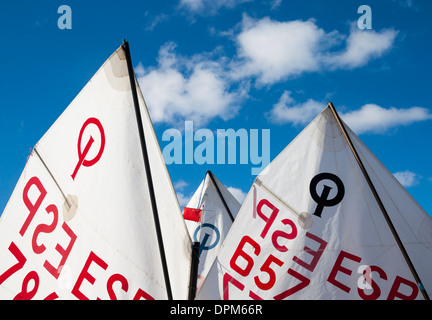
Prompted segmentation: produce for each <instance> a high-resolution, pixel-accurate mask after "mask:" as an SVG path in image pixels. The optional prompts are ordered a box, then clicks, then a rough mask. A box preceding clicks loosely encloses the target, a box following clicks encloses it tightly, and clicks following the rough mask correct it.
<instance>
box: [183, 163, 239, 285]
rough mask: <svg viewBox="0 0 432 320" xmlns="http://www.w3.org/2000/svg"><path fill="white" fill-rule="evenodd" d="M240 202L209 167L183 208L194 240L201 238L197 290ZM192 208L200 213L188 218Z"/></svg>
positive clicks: (199, 240) (235, 214)
mask: <svg viewBox="0 0 432 320" xmlns="http://www.w3.org/2000/svg"><path fill="white" fill-rule="evenodd" d="M225 205H226V207H225ZM240 206H241V205H240V203H239V202H238V201H237V199H236V198H235V197H234V196H233V195H232V194H231V192H229V190H228V189H227V188H226V187H225V186H224V185H223V184H222V183H221V182H220V181H219V180H218V179H217V178H216V177H215V176H214V175H213V173H212V172H210V171H207V174H206V176H205V178H204V180H203V181H202V182H201V184H200V186H199V187H198V188H197V190H196V191H195V193H194V195H193V196H192V198H191V199H190V200H189V203H188V204H187V205H186V207H185V209H184V217H185V222H186V226H187V228H188V230H189V235H190V236H191V238H192V241H194V242H196V241H198V242H200V253H199V265H198V275H197V278H198V280H197V288H198V291H199V288H200V285H201V283H202V281H203V280H204V279H205V277H206V275H207V273H208V271H209V269H210V267H211V265H212V263H213V261H214V260H215V258H216V255H217V252H218V250H219V248H220V247H221V245H222V243H223V241H224V239H225V237H226V235H227V234H228V231H229V229H230V228H231V225H232V223H233V219H235V217H236V216H237V213H238V211H239V210H240ZM192 208H195V209H200V216H199V217H197V218H195V217H191V218H189V217H188V216H187V215H186V214H187V210H188V209H192Z"/></svg>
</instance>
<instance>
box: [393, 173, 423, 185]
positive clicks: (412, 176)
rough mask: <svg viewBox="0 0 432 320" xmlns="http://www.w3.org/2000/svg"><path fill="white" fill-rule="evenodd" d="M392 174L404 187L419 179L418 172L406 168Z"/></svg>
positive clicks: (417, 182)
mask: <svg viewBox="0 0 432 320" xmlns="http://www.w3.org/2000/svg"><path fill="white" fill-rule="evenodd" d="M393 175H394V176H395V178H396V179H397V180H398V181H399V182H400V183H401V185H403V186H404V187H405V188H409V187H412V186H415V185H417V184H419V179H420V178H421V176H419V175H418V174H416V173H414V172H411V171H408V170H406V171H399V172H395V173H393Z"/></svg>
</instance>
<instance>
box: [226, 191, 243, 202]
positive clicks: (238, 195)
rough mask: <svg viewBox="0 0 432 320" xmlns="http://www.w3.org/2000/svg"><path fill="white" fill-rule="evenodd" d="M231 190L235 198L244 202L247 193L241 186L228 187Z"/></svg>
mask: <svg viewBox="0 0 432 320" xmlns="http://www.w3.org/2000/svg"><path fill="white" fill-rule="evenodd" d="M227 189H228V191H229V192H231V194H232V195H233V196H234V198H236V199H237V201H238V202H239V203H240V204H242V203H243V201H244V199H245V198H246V195H247V194H246V193H245V192H243V191H242V190H241V189H239V188H234V187H228V188H227Z"/></svg>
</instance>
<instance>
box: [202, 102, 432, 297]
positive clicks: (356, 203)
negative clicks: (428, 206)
mask: <svg viewBox="0 0 432 320" xmlns="http://www.w3.org/2000/svg"><path fill="white" fill-rule="evenodd" d="M345 127H346V125H345ZM346 128H347V127H346ZM347 131H348V133H349V137H350V138H351V140H352V141H353V144H354V145H355V148H356V149H357V151H358V154H359V155H360V157H361V159H362V161H363V163H364V166H365V167H366V170H367V171H368V173H369V176H370V177H371V180H372V182H373V184H374V185H375V188H376V190H377V192H378V194H379V197H380V198H381V199H382V202H383V204H384V205H385V206H386V209H387V212H388V215H389V217H390V219H391V220H392V222H393V225H394V227H395V229H396V232H397V234H398V235H399V237H400V238H401V240H402V242H403V244H404V247H405V248H406V250H407V252H408V254H409V256H410V259H411V261H412V263H413V265H414V267H415V268H416V271H417V273H418V275H419V277H420V279H421V281H422V285H423V286H424V287H425V289H426V291H427V293H428V294H429V295H430V294H431V293H432V273H431V272H430V266H431V265H432V251H431V250H432V219H431V217H430V216H428V215H427V214H426V212H424V210H423V209H422V208H421V207H420V206H419V205H418V204H417V203H416V202H415V200H414V199H413V198H412V197H411V196H410V195H409V194H408V192H407V191H406V190H405V189H404V188H403V187H402V186H401V185H400V183H399V182H398V181H397V180H396V179H395V178H394V177H393V175H392V174H391V173H390V172H389V171H388V170H387V169H386V168H385V167H384V166H383V165H382V164H381V163H380V162H379V161H378V160H377V159H376V157H375V156H374V155H373V154H372V153H371V151H370V150H368V149H367V148H366V147H365V146H364V144H363V143H361V141H360V139H359V138H358V137H357V136H356V135H355V134H354V133H353V132H352V131H351V130H349V128H347ZM264 172H265V174H261V175H259V176H258V177H257V178H256V180H255V182H254V184H253V186H252V188H251V190H250V191H249V193H248V195H247V197H246V199H245V201H244V203H243V205H242V207H241V209H240V211H239V213H238V216H237V218H236V221H235V223H234V224H233V226H232V227H231V230H230V233H229V234H228V236H227V238H226V239H225V241H224V244H223V246H222V248H221V249H220V251H219V255H218V258H217V260H216V261H215V263H214V264H213V266H212V269H211V271H210V272H209V274H208V276H207V278H206V280H205V282H204V284H203V285H202V287H201V290H200V292H199V293H198V296H197V299H423V298H424V297H423V295H422V294H421V290H420V289H419V286H418V284H417V283H416V280H415V278H414V276H413V273H412V272H411V270H410V268H409V266H408V264H407V262H406V260H405V258H404V256H403V254H402V252H401V250H400V247H399V246H398V244H397V243H396V241H395V237H394V235H393V234H392V232H391V230H390V228H389V225H388V223H387V222H386V220H385V218H384V216H383V214H382V212H381V210H380V208H379V206H378V204H377V201H376V199H375V198H374V196H373V194H372V192H371V188H370V186H369V185H368V184H367V182H366V180H365V177H364V175H363V173H362V172H361V170H360V167H359V165H358V163H357V161H356V160H355V158H354V156H353V152H352V150H351V149H350V147H349V145H348V143H347V139H346V138H345V137H344V135H343V132H342V130H341V127H340V126H339V124H338V123H337V120H336V118H335V115H334V114H333V112H332V111H331V109H330V107H327V108H325V109H324V111H323V112H322V113H321V114H319V115H318V116H317V117H316V118H315V119H314V120H313V121H312V122H311V123H310V124H309V125H308V126H307V127H306V128H305V129H304V130H303V131H302V132H301V133H300V134H299V135H298V136H297V137H296V138H295V139H294V140H293V141H292V142H291V143H290V144H289V145H288V146H287V147H286V148H285V149H284V150H283V151H282V152H281V153H280V154H279V155H278V157H277V158H276V159H275V160H274V161H273V162H271V163H270V165H269V167H268V168H267V170H265V171H264Z"/></svg>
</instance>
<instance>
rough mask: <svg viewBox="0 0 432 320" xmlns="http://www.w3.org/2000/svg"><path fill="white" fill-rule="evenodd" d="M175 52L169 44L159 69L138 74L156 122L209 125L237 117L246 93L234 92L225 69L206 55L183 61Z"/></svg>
mask: <svg viewBox="0 0 432 320" xmlns="http://www.w3.org/2000/svg"><path fill="white" fill-rule="evenodd" d="M174 48H175V45H174V44H173V43H168V44H166V45H165V46H163V47H162V48H161V49H160V52H159V58H158V66H157V67H156V68H148V69H147V70H146V69H144V68H143V67H142V65H140V66H139V67H138V68H136V70H135V71H136V73H137V75H138V82H139V84H140V87H141V89H142V91H143V93H144V95H145V99H146V102H147V106H148V108H149V112H150V115H151V117H152V120H153V121H154V122H165V123H171V124H173V123H176V122H177V121H179V120H192V121H195V122H198V123H200V124H205V123H206V122H207V121H209V120H210V119H212V118H215V117H221V118H222V119H229V118H232V117H234V116H235V115H236V114H237V110H238V107H239V101H240V100H241V99H242V98H243V93H244V92H243V91H242V90H241V89H239V90H238V91H230V88H229V87H230V82H229V81H227V80H226V79H225V72H224V70H223V65H222V64H221V63H219V62H218V61H213V60H211V58H209V57H207V56H206V55H204V54H202V55H196V56H194V57H192V58H183V57H179V56H178V55H177V54H176V53H175V52H174Z"/></svg>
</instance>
